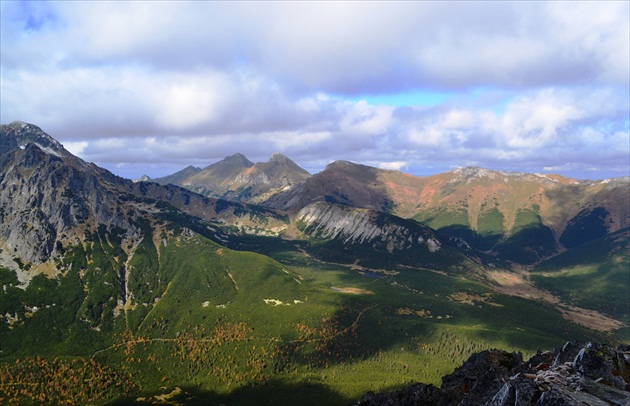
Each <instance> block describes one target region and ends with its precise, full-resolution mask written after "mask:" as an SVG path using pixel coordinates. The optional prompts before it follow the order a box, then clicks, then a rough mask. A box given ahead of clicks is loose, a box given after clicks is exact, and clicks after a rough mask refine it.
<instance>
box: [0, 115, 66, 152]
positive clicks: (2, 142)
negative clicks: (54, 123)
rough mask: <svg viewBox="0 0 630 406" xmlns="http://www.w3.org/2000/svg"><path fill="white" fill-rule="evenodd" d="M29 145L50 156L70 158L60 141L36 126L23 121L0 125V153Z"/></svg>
mask: <svg viewBox="0 0 630 406" xmlns="http://www.w3.org/2000/svg"><path fill="white" fill-rule="evenodd" d="M28 143H32V144H35V145H37V146H38V147H40V148H41V149H42V150H43V151H44V152H47V153H49V154H53V155H57V156H70V153H69V152H68V151H67V150H66V149H65V148H64V147H63V145H61V143H60V142H59V141H57V140H56V139H54V138H53V137H51V136H50V135H48V134H46V133H45V132H44V131H43V130H42V129H41V128H39V127H38V126H36V125H33V124H29V123H25V122H23V121H14V122H12V123H10V124H2V125H0V153H6V152H11V151H14V150H16V149H18V148H21V149H24V147H25V146H26V145H27V144H28Z"/></svg>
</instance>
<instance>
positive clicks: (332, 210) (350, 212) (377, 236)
mask: <svg viewBox="0 0 630 406" xmlns="http://www.w3.org/2000/svg"><path fill="white" fill-rule="evenodd" d="M385 217H386V216H384V215H383V214H380V213H378V212H374V211H371V210H367V209H357V208H352V207H348V206H340V205H336V204H328V203H324V202H318V203H313V204H311V205H309V206H306V207H305V208H303V209H302V210H300V212H299V213H298V214H297V220H298V222H302V223H303V229H304V232H305V233H307V234H310V235H315V236H319V237H321V238H325V239H337V240H340V241H342V242H343V243H344V244H355V243H358V244H370V245H372V244H378V245H382V246H385V247H387V249H388V251H393V250H394V249H395V250H404V249H411V248H415V247H426V249H428V250H429V252H436V251H438V250H439V249H440V248H441V246H442V243H441V242H440V241H439V240H438V239H437V238H436V237H435V236H434V235H433V233H432V232H431V231H430V230H429V229H428V228H426V227H422V226H421V225H420V224H416V225H415V227H414V226H412V225H410V223H403V222H396V221H395V220H394V218H393V216H392V217H391V218H389V219H385ZM388 220H389V221H388Z"/></svg>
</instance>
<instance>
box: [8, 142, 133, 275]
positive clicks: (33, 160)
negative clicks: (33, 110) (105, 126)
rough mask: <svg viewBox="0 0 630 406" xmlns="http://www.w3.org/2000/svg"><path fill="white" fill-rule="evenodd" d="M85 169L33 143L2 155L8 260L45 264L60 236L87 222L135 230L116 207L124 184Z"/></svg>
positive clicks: (76, 162) (113, 177)
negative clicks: (13, 258)
mask: <svg viewBox="0 0 630 406" xmlns="http://www.w3.org/2000/svg"><path fill="white" fill-rule="evenodd" d="M86 168H91V166H90V165H89V164H86V163H85V162H83V161H80V160H79V159H78V158H75V157H72V156H69V157H64V156H62V155H60V154H54V153H50V152H49V151H48V152H47V151H44V150H43V149H42V148H41V147H40V146H38V145H36V144H34V143H28V144H27V145H26V146H25V147H24V149H20V148H18V149H17V150H13V151H11V152H8V153H5V154H3V155H0V241H2V243H3V245H4V246H5V248H7V249H8V250H9V251H11V252H10V255H12V256H15V257H18V258H21V260H22V261H26V262H30V263H41V262H44V261H46V260H48V259H50V257H51V256H52V255H54V253H55V250H56V249H57V248H56V244H55V243H56V241H57V240H59V239H60V238H61V237H62V235H64V234H65V233H68V232H69V231H70V230H71V229H73V228H74V227H76V226H78V225H80V224H85V223H86V222H88V221H91V222H92V223H93V224H107V225H115V226H119V227H121V228H123V229H133V226H132V225H131V224H129V222H128V221H127V219H126V218H125V216H124V215H123V213H121V211H120V209H119V206H118V204H117V200H118V193H120V191H121V190H123V191H124V190H125V189H126V184H125V183H124V182H123V181H122V179H120V178H116V177H115V176H114V175H111V174H110V175H109V177H107V176H100V174H99V173H98V172H97V171H96V170H86ZM119 180H120V181H119ZM112 182H115V183H116V184H115V185H114V184H112ZM115 191H116V193H115Z"/></svg>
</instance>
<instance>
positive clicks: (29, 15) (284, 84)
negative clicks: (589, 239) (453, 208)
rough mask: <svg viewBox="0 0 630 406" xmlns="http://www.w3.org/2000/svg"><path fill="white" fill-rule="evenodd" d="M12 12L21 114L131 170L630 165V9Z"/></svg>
mask: <svg viewBox="0 0 630 406" xmlns="http://www.w3.org/2000/svg"><path fill="white" fill-rule="evenodd" d="M0 7H1V11H2V13H1V14H2V21H1V30H2V32H1V41H2V42H1V60H2V71H1V85H2V92H1V93H0V103H1V107H2V108H1V117H0V118H1V121H2V123H8V122H11V121H13V120H23V121H28V122H31V123H34V124H36V125H38V126H40V127H42V129H43V130H44V131H46V132H48V133H49V134H51V135H53V136H54V137H56V138H59V139H61V140H62V141H63V143H64V145H65V146H66V147H67V148H68V149H69V150H70V151H72V152H74V153H77V154H78V155H80V156H81V157H83V158H85V159H87V160H90V161H94V162H96V163H98V164H100V165H103V166H105V167H108V168H109V169H111V170H113V171H114V172H115V173H117V174H120V175H122V176H128V177H137V176H139V175H141V174H142V173H143V172H145V171H146V172H149V173H148V174H149V175H150V176H153V177H155V176H162V175H165V174H168V173H172V172H174V171H175V170H178V169H181V168H183V167H184V166H186V165H188V164H195V165H199V166H205V165H207V164H210V163H212V162H215V161H217V160H219V159H221V158H223V157H224V156H227V155H231V154H232V153H234V152H237V151H238V152H242V153H243V154H245V155H246V156H248V157H249V158H250V159H253V160H260V161H262V160H266V159H267V158H268V156H269V155H271V153H273V152H274V151H280V152H282V153H284V154H286V155H288V156H290V157H291V158H292V159H294V160H295V161H296V162H297V163H298V164H300V165H301V166H303V167H305V168H307V169H308V170H310V171H312V172H314V171H318V170H320V169H321V168H322V167H323V166H324V165H325V164H327V163H329V162H330V161H333V160H336V159H348V160H352V161H355V162H361V163H365V164H368V165H373V166H380V167H385V168H391V169H402V170H405V171H407V172H411V173H415V174H419V175H422V174H428V173H435V172H438V171H441V170H446V169H450V168H452V167H454V166H463V165H479V166H485V167H490V168H496V169H512V170H520V171H528V172H541V171H552V172H560V173H562V174H564V175H567V176H575V177H592V178H601V177H612V176H624V175H628V168H629V162H628V160H629V158H628V157H629V154H630V150H629V148H630V147H629V144H630V138H629V119H628V112H629V111H630V101H629V99H630V88H629V86H630V84H629V78H628V71H629V70H630V66H629V60H630V39H629V38H630V23H629V21H628V15H629V14H630V10H629V5H628V3H627V2H575V3H568V2H482V3H476V2H396V3H392V2H331V3H320V2H304V3H301V2H292V3H287V2H273V3H271V2H270V3H267V2H256V3H249V2H247V3H242V2H236V3H228V2H125V3H123V2H1V3H0ZM383 96H387V97H389V98H390V99H389V100H390V101H391V100H395V102H382V97H383ZM379 98H380V99H379ZM151 167H153V169H152V170H153V172H151V169H150V168H151Z"/></svg>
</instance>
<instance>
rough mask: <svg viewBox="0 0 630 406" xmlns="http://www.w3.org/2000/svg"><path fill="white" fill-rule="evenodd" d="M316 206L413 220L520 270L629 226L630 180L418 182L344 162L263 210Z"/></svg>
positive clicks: (491, 175)
mask: <svg viewBox="0 0 630 406" xmlns="http://www.w3.org/2000/svg"><path fill="white" fill-rule="evenodd" d="M313 201H326V202H333V203H338V204H343V205H348V206H354V207H362V208H369V209H372V210H377V211H384V212H389V213H392V214H395V215H397V216H399V217H403V218H413V219H415V220H417V221H420V222H422V223H425V224H427V225H428V226H430V227H432V228H434V229H436V230H438V231H440V232H441V233H443V234H446V235H449V236H451V237H457V238H462V239H464V240H465V241H466V242H467V243H468V244H470V245H471V246H472V247H474V248H476V249H478V250H482V251H493V252H494V253H495V254H497V255H499V256H500V257H503V258H505V259H510V260H513V261H516V262H521V263H533V262H536V261H538V260H540V259H542V258H544V257H547V256H549V255H551V254H554V253H556V252H558V251H560V250H562V249H564V248H570V247H574V246H576V245H579V244H582V243H584V242H587V241H590V240H593V239H595V238H599V237H602V236H604V235H606V234H608V233H613V232H615V231H618V230H620V229H623V228H625V227H628V226H629V225H630V178H629V177H624V178H615V179H605V180H600V181H590V180H589V181H578V180H575V179H570V178H565V177H562V176H560V175H544V174H528V173H519V172H506V171H494V170H489V169H484V168H479V167H467V168H460V169H455V170H453V171H450V172H445V173H441V174H438V175H433V176H427V177H416V176H412V175H408V174H404V173H402V172H398V171H392V170H384V169H378V168H372V167H368V166H364V165H359V164H354V163H351V162H347V161H337V162H334V163H332V164H330V165H328V166H327V167H326V169H325V170H323V171H322V172H320V173H318V174H316V175H314V176H312V177H310V178H309V179H307V180H306V181H304V182H303V183H301V184H299V185H297V186H295V187H293V188H292V189H290V190H288V191H286V192H283V193H278V194H276V195H274V196H272V197H271V198H270V199H268V200H267V201H266V202H263V203H262V204H263V205H266V206H269V207H272V208H275V209H281V210H288V211H299V210H301V209H302V208H303V207H305V206H306V205H308V204H310V203H312V202H313ZM523 248H524V249H523ZM515 255H516V256H515Z"/></svg>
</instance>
